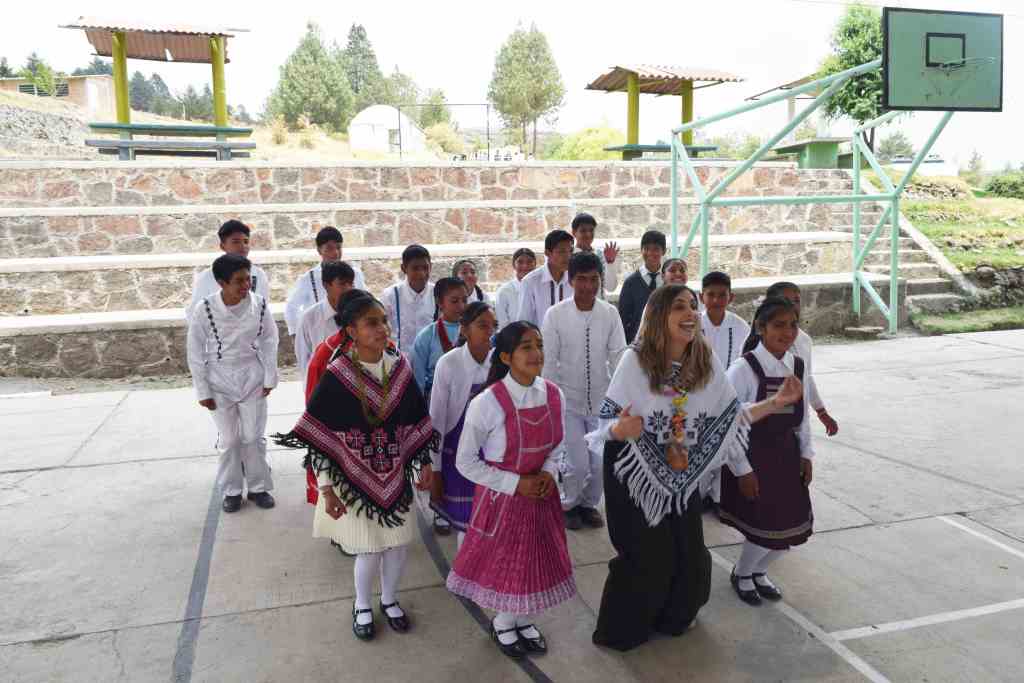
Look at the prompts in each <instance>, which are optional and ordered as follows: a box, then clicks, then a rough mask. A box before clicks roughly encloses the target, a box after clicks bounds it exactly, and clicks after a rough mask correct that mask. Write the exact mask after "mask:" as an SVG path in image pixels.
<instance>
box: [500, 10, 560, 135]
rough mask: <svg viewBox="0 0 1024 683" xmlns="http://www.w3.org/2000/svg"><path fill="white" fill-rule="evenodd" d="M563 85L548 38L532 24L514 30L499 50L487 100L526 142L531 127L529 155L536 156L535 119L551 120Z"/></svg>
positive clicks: (558, 102)
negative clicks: (518, 130)
mask: <svg viewBox="0 0 1024 683" xmlns="http://www.w3.org/2000/svg"><path fill="white" fill-rule="evenodd" d="M564 98H565V85H564V84H563V83H562V75H561V74H560V73H559V71H558V65H557V64H555V59H554V57H553V56H552V54H551V49H550V47H549V46H548V39H547V38H546V37H545V36H544V34H543V33H541V32H540V31H539V30H538V29H537V26H536V24H531V25H530V29H529V30H525V29H523V28H522V27H519V28H517V29H516V30H515V31H513V32H512V35H510V36H509V37H508V39H507V40H506V41H505V43H504V44H503V45H502V46H501V48H499V50H498V54H497V56H496V57H495V60H494V72H493V74H492V76H491V83H490V87H489V88H488V90H487V99H488V100H490V101H491V103H492V104H493V105H494V107H495V109H497V110H498V114H499V115H500V116H501V118H502V120H503V121H504V122H505V125H506V127H509V128H518V129H520V130H521V132H522V138H523V140H524V141H525V140H526V127H527V125H528V124H530V123H532V124H533V153H534V155H536V153H537V120H538V119H540V118H542V117H543V118H546V119H551V118H553V117H554V116H555V114H556V113H557V111H558V109H560V108H561V106H562V103H563V100H564Z"/></svg>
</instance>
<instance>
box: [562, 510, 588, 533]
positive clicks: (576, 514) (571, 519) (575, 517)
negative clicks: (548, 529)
mask: <svg viewBox="0 0 1024 683" xmlns="http://www.w3.org/2000/svg"><path fill="white" fill-rule="evenodd" d="M562 516H563V517H565V528H566V529H569V530H571V531H579V530H580V529H582V528H583V518H582V517H581V516H580V511H579V508H573V509H572V510H566V511H565V512H563V513H562Z"/></svg>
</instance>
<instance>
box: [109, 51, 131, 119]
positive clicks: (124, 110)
mask: <svg viewBox="0 0 1024 683" xmlns="http://www.w3.org/2000/svg"><path fill="white" fill-rule="evenodd" d="M111 39H112V40H111V42H112V44H113V50H111V52H112V53H113V57H114V98H115V102H116V107H117V112H116V113H117V122H118V123H131V122H132V108H131V101H130V100H129V99H128V43H127V39H126V38H125V35H124V31H114V32H113V33H112V34H111Z"/></svg>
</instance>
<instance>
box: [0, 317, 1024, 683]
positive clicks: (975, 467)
mask: <svg viewBox="0 0 1024 683" xmlns="http://www.w3.org/2000/svg"><path fill="white" fill-rule="evenodd" d="M815 366H816V368H817V371H818V373H819V378H818V381H819V384H820V385H821V388H822V391H823V393H824V394H825V397H826V400H827V401H828V403H829V406H830V409H831V411H832V413H833V414H834V415H835V416H836V417H837V418H838V419H839V421H840V425H841V431H840V434H839V436H838V437H836V438H833V439H827V438H826V437H825V436H824V433H823V432H822V431H821V429H820V427H818V428H816V430H815V439H816V442H815V443H816V447H817V449H818V453H819V455H818V460H817V461H816V466H815V470H816V480H815V483H814V486H813V492H814V503H815V512H816V517H817V522H818V523H817V529H816V531H817V534H816V535H815V536H814V537H813V538H812V539H811V541H810V542H809V543H808V544H807V545H806V546H804V547H802V548H800V549H798V550H797V551H795V552H793V553H790V554H789V555H788V556H787V557H785V558H783V559H782V560H780V561H779V562H778V564H777V567H776V569H775V571H774V573H773V574H774V576H775V578H776V581H777V582H778V583H779V584H780V586H781V587H782V588H783V590H784V591H785V594H786V600H785V602H783V603H781V604H779V605H777V606H762V607H760V608H750V607H747V606H745V605H743V604H742V603H740V602H739V601H738V600H737V598H736V597H735V596H734V595H733V593H732V592H731V589H730V587H729V585H728V567H729V566H730V564H731V561H732V560H733V559H734V558H735V557H736V555H737V552H738V546H737V545H736V541H737V536H736V534H735V533H734V532H732V531H730V530H728V529H726V528H724V527H722V526H721V525H720V524H719V523H718V522H717V521H715V520H713V519H712V518H711V517H707V518H706V523H705V526H706V534H707V538H708V542H709V544H711V545H712V546H713V553H714V557H715V560H716V568H715V573H714V577H713V586H712V595H711V602H710V603H709V604H708V605H707V606H706V607H705V608H704V610H702V611H701V613H700V616H699V619H698V622H697V624H696V626H695V627H694V628H693V629H691V630H690V631H689V632H688V633H686V634H685V635H684V636H683V637H681V638H677V639H667V638H666V639H660V640H657V641H655V642H652V643H650V644H648V645H647V646H645V647H643V648H640V649H639V650H636V651H634V652H632V653H629V654H626V655H620V654H617V653H613V652H608V651H603V650H599V649H597V648H595V647H594V646H592V645H591V644H590V633H591V631H592V629H593V625H594V620H595V616H594V615H595V609H596V607H597V605H598V603H599V599H600V591H601V586H602V583H603V581H604V577H605V575H606V571H607V570H606V562H607V560H608V559H609V557H610V556H611V551H610V545H609V543H608V540H607V536H606V535H605V534H604V533H602V532H594V531H588V532H582V533H572V534H571V536H570V546H571V551H572V554H573V558H574V560H575V562H576V572H577V580H578V583H579V586H580V595H579V597H578V598H577V599H576V600H574V601H572V602H570V603H568V604H566V605H563V606H562V607H560V608H558V609H556V610H553V611H552V612H551V613H550V614H548V615H546V616H545V617H544V618H543V620H542V622H541V627H542V628H543V630H544V631H545V633H546V634H547V636H548V638H549V641H550V644H551V649H552V652H551V653H550V654H549V655H548V656H547V657H545V658H538V659H535V660H532V661H531V663H529V664H528V665H525V666H519V665H517V664H515V663H512V662H510V661H509V660H506V659H505V658H504V657H502V656H501V655H500V654H498V653H497V652H496V650H495V648H494V647H493V645H492V644H491V643H490V641H489V640H488V639H487V637H486V635H485V633H484V631H483V630H482V628H481V626H480V623H479V622H478V618H479V614H478V613H477V614H474V613H473V612H471V611H468V610H467V609H466V608H465V607H464V606H463V604H462V603H460V602H459V601H457V600H455V599H453V598H452V597H451V596H450V595H449V594H448V593H447V592H446V591H445V589H444V587H443V574H444V571H445V567H446V563H447V562H448V561H449V560H450V558H451V557H452V552H453V550H454V547H453V544H452V542H451V541H450V540H449V539H443V540H441V541H440V543H438V542H436V541H435V539H434V538H433V537H432V536H431V535H430V534H429V533H428V534H426V535H425V541H426V542H422V543H416V544H414V546H413V548H412V551H411V554H410V562H409V565H408V569H407V571H406V575H405V578H404V581H403V586H404V592H403V595H402V596H401V598H402V603H403V605H405V606H406V607H407V608H408V609H409V611H410V613H411V615H412V617H413V618H414V619H415V620H416V626H415V629H414V631H413V632H412V633H411V634H408V635H404V636H399V635H397V634H393V633H391V632H390V631H387V629H386V628H385V629H383V630H382V631H380V633H381V636H380V637H379V638H378V639H377V640H376V641H375V642H373V643H370V644H364V643H359V642H357V641H355V639H354V638H353V636H352V634H351V630H350V624H351V618H350V616H349V615H350V610H351V600H352V567H351V560H348V559H345V558H343V557H341V556H340V555H339V554H338V553H337V552H335V551H334V550H333V549H331V548H330V547H329V545H328V544H327V543H326V542H324V541H314V540H312V539H311V538H310V509H309V508H308V506H307V505H306V504H305V502H304V500H303V495H302V491H303V485H304V481H303V476H302V471H301V470H300V469H299V465H298V459H299V458H298V456H297V455H296V454H295V453H294V452H290V451H283V450H277V451H274V452H273V453H272V458H273V464H274V467H275V478H276V480H277V490H276V491H275V494H276V496H277V499H278V507H277V509H275V510H272V511H262V510H258V509H256V508H255V507H254V506H252V505H247V506H246V507H244V508H243V509H242V511H241V512H240V513H239V514H237V515H232V516H226V515H221V514H220V511H219V500H218V498H217V496H216V495H214V493H213V491H212V485H213V475H214V459H213V457H212V456H211V448H210V445H211V443H212V437H213V432H212V424H211V422H210V420H209V418H208V417H207V416H206V415H204V414H203V411H202V410H201V409H200V408H198V407H197V406H196V405H195V403H194V401H193V399H192V396H191V392H190V390H187V389H170V390H162V391H136V392H125V391H119V392H104V393H90V394H71V395H66V396H53V397H46V396H26V397H23V398H4V399H0V433H2V434H3V435H4V440H3V446H2V447H0V604H2V605H3V609H2V610H0V672H2V673H0V679H3V680H5V681H6V680H11V681H65V680H67V681H71V680H74V681H80V680H81V681H115V680H127V681H150V680H153V681H166V680H169V679H174V680H178V681H235V680H239V681H241V680H245V681H299V680H324V681H326V680H332V681H338V680H341V681H370V680H373V681H392V680H395V681H398V680H409V681H413V680H414V681H417V682H419V681H446V682H448V683H450V682H451V681H457V680H460V679H461V680H472V681H476V680H487V681H504V680H510V681H511V680H517V681H525V680H533V681H548V680H554V681H633V680H659V681H661V680H697V679H702V680H714V681H752V680H758V681H760V680H787V681H788V680H807V681H810V680H814V681H819V680H827V681H858V680H864V679H868V680H872V681H886V680H891V681H925V680H927V681H931V682H935V681H993V680H1001V681H1020V680H1024V655H1021V653H1020V643H1021V642H1024V464H1022V462H1021V452H1022V450H1021V443H1022V442H1024V419H1022V418H1024V412H1022V410H1021V404H1022V401H1024V332H1020V331H1015V332H994V333H987V334H976V335H964V336H955V337H933V338H917V339H897V340H892V341H882V342H875V343H868V344H855V345H846V346H844V345H837V346H826V347H821V348H819V349H818V351H817V357H816V358H815ZM299 408H300V397H299V389H298V386H297V385H295V384H294V383H291V384H285V385H283V386H281V387H280V388H279V389H278V390H277V391H276V392H275V393H274V394H273V395H272V398H271V414H272V417H271V423H270V428H271V430H277V429H286V428H288V427H289V426H290V425H291V424H292V423H293V422H294V420H295V417H296V415H297V414H298V411H299Z"/></svg>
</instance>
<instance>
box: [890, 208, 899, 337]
mask: <svg viewBox="0 0 1024 683" xmlns="http://www.w3.org/2000/svg"><path fill="white" fill-rule="evenodd" d="M891 218H892V233H891V234H890V235H889V250H890V251H889V334H896V331H897V330H898V329H899V324H900V252H899V249H900V196H899V194H898V193H897V194H893V196H892V216H891Z"/></svg>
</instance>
